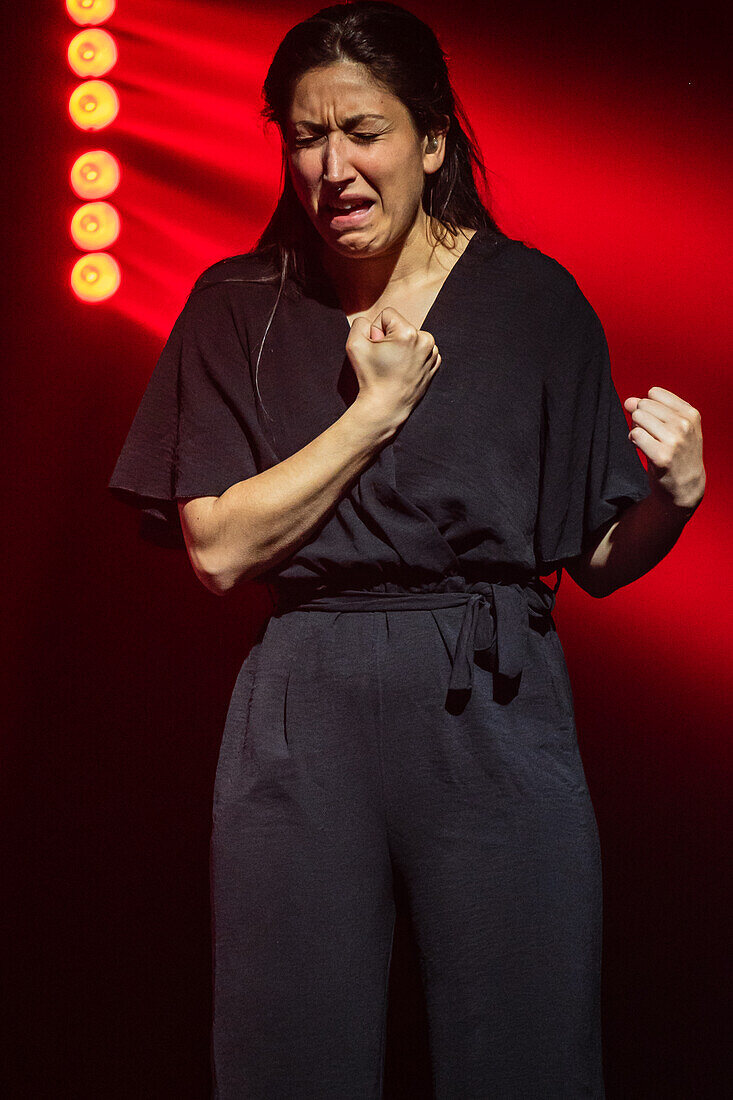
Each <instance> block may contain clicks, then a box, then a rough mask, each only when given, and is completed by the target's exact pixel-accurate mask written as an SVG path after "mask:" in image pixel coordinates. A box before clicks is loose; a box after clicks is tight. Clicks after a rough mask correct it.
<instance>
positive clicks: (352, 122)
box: [292, 112, 387, 130]
mask: <svg viewBox="0 0 733 1100" xmlns="http://www.w3.org/2000/svg"><path fill="white" fill-rule="evenodd" d="M365 118H376V119H381V121H382V122H386V121H387V120H386V118H385V116H384V115H376V114H373V113H371V112H369V113H366V114H360V115H350V116H349V118H345V119H344V129H345V130H348V129H350V128H351V127H352V126H356V125H358V123H360V122H363V121H364V119H365ZM292 126H293V128H295V127H296V126H309V127H310V128H311V130H324V129H325V127H324V126H321V124H320V123H319V122H313V121H312V120H311V119H308V118H304V119H300V120H299V121H298V122H293V123H292Z"/></svg>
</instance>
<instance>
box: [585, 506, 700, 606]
mask: <svg viewBox="0 0 733 1100" xmlns="http://www.w3.org/2000/svg"><path fill="white" fill-rule="evenodd" d="M698 504H699V501H698ZM696 508H697V505H694V506H690V507H681V506H678V505H675V504H673V503H671V502H669V501H667V500H665V499H663V498H662V497H661V495H657V494H656V493H650V494H649V496H647V497H644V499H643V500H639V501H636V502H635V503H634V504H630V505H629V507H628V508H626V509H625V510H624V512H622V514H621V516H620V518H619V519H618V520H617V521H616V523H614V524H612V525H611V527H610V528H609V529H608V531H607V532H606V534H605V535H604V537H603V538H602V539H601V541H600V542H599V543H598V545H597V546H596V548H595V550H594V551H593V552H592V553H591V554H589V555H586V558H585V560H584V561H583V560H582V559H581V560H580V561H578V562H577V563H576V565H575V568H572V569H571V570H570V572H571V575H572V576H573V577H574V578H575V579H576V580H578V581H579V583H580V582H581V580H582V585H583V587H584V588H585V589H586V591H588V592H589V593H590V594H591V595H592V596H595V597H602V596H608V595H610V594H611V593H612V592H615V591H616V589H618V588H622V587H623V586H624V585H627V584H630V583H631V582H632V581H635V580H637V579H638V578H639V577H642V576H643V575H644V574H645V573H648V572H649V570H650V569H653V568H654V566H655V565H657V564H658V562H660V561H661V560H662V558H663V557H665V556H666V555H667V554H668V553H669V551H670V550H671V549H672V547H673V546H674V544H675V543H676V542H677V539H678V538H679V537H680V535H681V533H682V530H683V528H684V527H685V524H686V523H687V521H688V520H689V519H690V517H691V516H692V514H693V513H694V512H695V510H696Z"/></svg>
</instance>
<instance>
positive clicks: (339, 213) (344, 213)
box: [324, 199, 374, 229]
mask: <svg viewBox="0 0 733 1100" xmlns="http://www.w3.org/2000/svg"><path fill="white" fill-rule="evenodd" d="M373 206H374V203H373V202H372V200H371V199H365V200H364V201H362V202H355V203H354V204H353V206H351V207H350V209H344V207H335V206H330V205H327V206H326V208H325V211H324V212H325V216H326V218H327V219H328V221H329V223H330V224H331V225H332V226H333V227H334V228H335V229H348V227H349V226H351V225H359V224H360V223H361V222H363V221H366V220H367V218H368V217H369V212H370V210H371V208H372V207H373Z"/></svg>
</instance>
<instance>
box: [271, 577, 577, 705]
mask: <svg viewBox="0 0 733 1100" xmlns="http://www.w3.org/2000/svg"><path fill="white" fill-rule="evenodd" d="M451 580H452V581H455V578H451ZM558 587H559V580H558V584H557V586H556V587H555V588H554V589H552V588H549V587H548V586H547V585H546V584H544V583H543V582H542V581H540V580H537V579H535V580H533V581H532V582H530V583H529V584H526V585H522V584H499V583H494V582H489V581H477V582H475V583H471V584H468V583H467V584H466V585H465V587H462V588H461V589H459V590H455V589H453V590H449V591H446V590H442V591H441V590H437V591H433V590H431V591H424V592H407V591H393V592H374V591H369V590H366V589H342V590H341V591H339V592H334V593H329V594H323V595H317V596H315V597H313V598H311V599H307V600H305V601H303V602H301V603H292V602H290V603H286V602H285V601H279V602H278V604H277V606H276V614H284V613H286V612H288V611H413V610H415V611H418V610H435V609H437V608H441V607H459V606H460V605H461V604H465V607H466V609H465V611H464V614H463V619H462V621H461V627H460V631H459V634H458V640H457V643H456V648H455V653H454V654H453V657H452V667H451V674H450V680H449V684H448V689H449V691H450V690H453V691H470V690H471V686H472V683H473V664H474V653H475V652H476V651H477V650H478V651H483V650H490V651H491V652H492V654H493V656H494V662H495V664H494V667H495V669H496V671H497V672H498V673H499V674H500V675H501V676H507V677H510V678H513V677H515V676H518V675H519V673H520V672H521V671H522V667H523V665H524V653H525V640H526V637H527V629H528V625H529V621H530V619H541V618H546V617H548V616H551V615H552V610H553V608H554V606H555V596H556V593H557V588H558Z"/></svg>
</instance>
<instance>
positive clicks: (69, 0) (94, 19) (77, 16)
mask: <svg viewBox="0 0 733 1100" xmlns="http://www.w3.org/2000/svg"><path fill="white" fill-rule="evenodd" d="M115 6H116V5H115V0H66V11H67V14H68V16H69V18H70V19H73V20H74V22H75V23H78V24H79V26H82V27H83V26H85V25H90V24H91V25H92V26H96V25H97V24H98V23H104V21H105V19H109V17H110V15H111V14H112V12H113V11H114V10H115Z"/></svg>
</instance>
